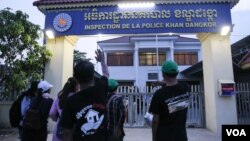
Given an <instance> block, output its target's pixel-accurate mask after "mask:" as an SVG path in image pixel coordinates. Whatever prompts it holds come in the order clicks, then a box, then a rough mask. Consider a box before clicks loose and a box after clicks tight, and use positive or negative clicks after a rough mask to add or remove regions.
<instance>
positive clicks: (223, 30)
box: [220, 25, 231, 36]
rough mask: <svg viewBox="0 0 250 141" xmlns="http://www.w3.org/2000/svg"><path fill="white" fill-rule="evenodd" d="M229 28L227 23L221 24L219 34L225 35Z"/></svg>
mask: <svg viewBox="0 0 250 141" xmlns="http://www.w3.org/2000/svg"><path fill="white" fill-rule="evenodd" d="M230 30H231V26H228V25H226V26H223V27H222V28H221V32H220V35H221V36H226V35H228V33H229V32H230Z"/></svg>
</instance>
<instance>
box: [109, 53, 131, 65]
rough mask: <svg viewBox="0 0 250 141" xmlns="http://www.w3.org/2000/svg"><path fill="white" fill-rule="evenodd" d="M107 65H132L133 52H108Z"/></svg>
mask: <svg viewBox="0 0 250 141" xmlns="http://www.w3.org/2000/svg"><path fill="white" fill-rule="evenodd" d="M107 65H108V66H133V53H132V52H131V53H129V52H126V53H121V52H119V53H108V54H107Z"/></svg>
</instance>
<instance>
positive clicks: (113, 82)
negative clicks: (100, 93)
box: [108, 79, 118, 90]
mask: <svg viewBox="0 0 250 141" xmlns="http://www.w3.org/2000/svg"><path fill="white" fill-rule="evenodd" d="M108 83H109V84H108V85H109V90H114V89H115V88H116V87H117V86H118V82H117V81H116V80H114V79H109V80H108Z"/></svg>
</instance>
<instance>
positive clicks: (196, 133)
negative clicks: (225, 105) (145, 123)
mask: <svg viewBox="0 0 250 141" xmlns="http://www.w3.org/2000/svg"><path fill="white" fill-rule="evenodd" d="M125 133H126V136H125V138H124V141H152V136H151V135H152V134H151V129H150V128H125ZM51 138H52V134H49V135H48V140H47V141H51ZM188 138H189V141H221V137H220V136H218V135H216V134H214V133H212V132H210V131H208V130H207V129H202V128H188ZM0 141H19V139H18V134H17V131H16V130H13V132H12V133H11V134H8V135H6V136H0Z"/></svg>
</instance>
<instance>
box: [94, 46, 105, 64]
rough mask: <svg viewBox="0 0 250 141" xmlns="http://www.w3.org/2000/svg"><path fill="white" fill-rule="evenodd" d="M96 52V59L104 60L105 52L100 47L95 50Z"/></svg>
mask: <svg viewBox="0 0 250 141" xmlns="http://www.w3.org/2000/svg"><path fill="white" fill-rule="evenodd" d="M95 54H96V57H95V59H96V61H98V62H103V61H104V53H103V52H102V51H101V50H100V49H97V50H96V51H95Z"/></svg>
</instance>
